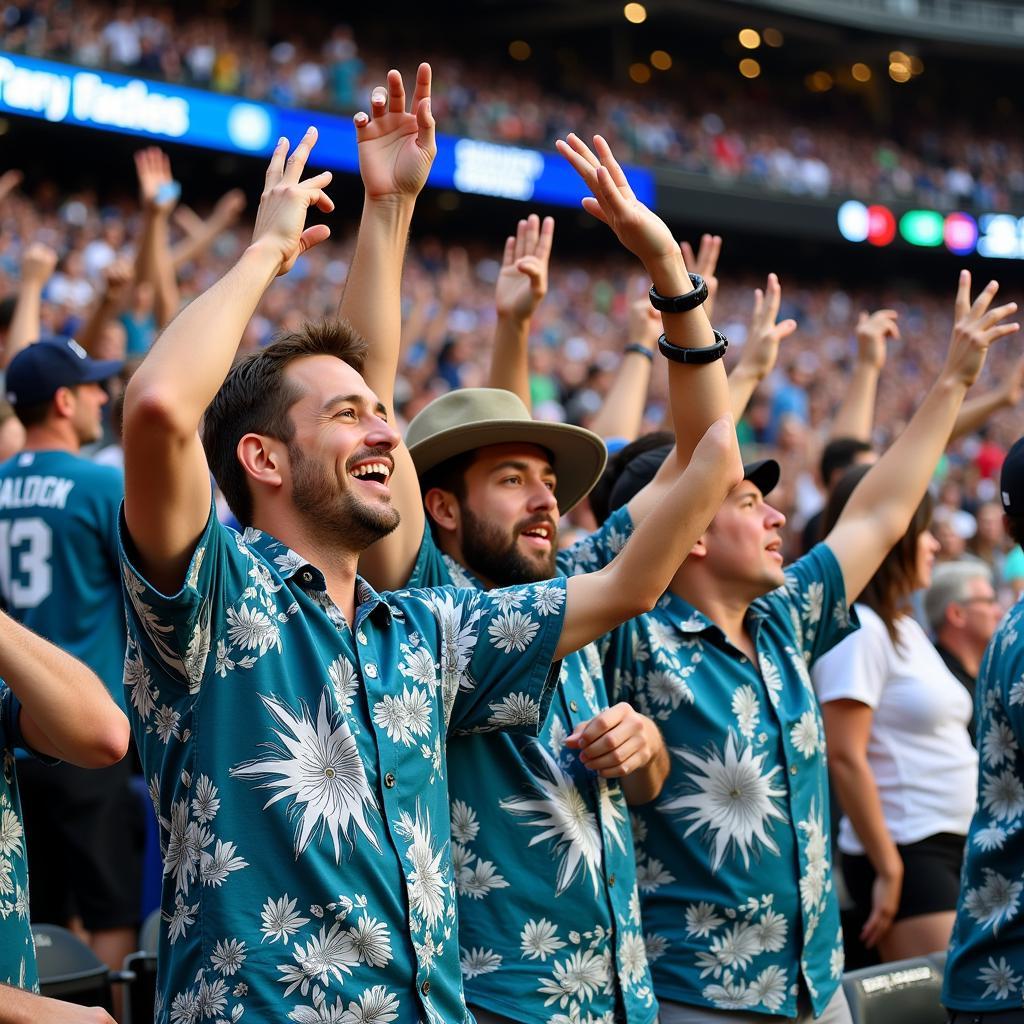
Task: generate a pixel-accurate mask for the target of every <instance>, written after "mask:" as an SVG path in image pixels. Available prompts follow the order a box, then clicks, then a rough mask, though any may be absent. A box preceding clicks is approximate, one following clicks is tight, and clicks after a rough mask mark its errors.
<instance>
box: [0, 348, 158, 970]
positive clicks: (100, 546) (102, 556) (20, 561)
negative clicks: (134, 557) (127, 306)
mask: <svg viewBox="0 0 1024 1024" xmlns="http://www.w3.org/2000/svg"><path fill="white" fill-rule="evenodd" d="M120 369H121V363H120V362H117V361H113V360H95V359H91V358H89V356H88V355H87V354H86V352H85V350H84V349H83V348H82V347H81V346H80V345H79V344H78V343H77V342H75V341H74V340H72V339H71V338H62V337H54V338H46V339H43V340H42V341H37V342H35V344H32V345H29V346H27V347H26V348H23V349H22V350H21V351H20V352H19V353H18V354H17V355H16V356H15V357H14V359H13V360H12V361H11V364H10V366H9V367H8V368H7V379H6V388H7V398H8V400H9V401H10V402H11V404H12V405H13V406H14V410H15V412H16V414H17V415H18V417H19V419H20V420H21V421H22V423H23V424H24V426H25V431H26V443H25V447H24V450H23V451H22V452H20V453H19V454H17V455H15V456H14V457H13V458H11V459H8V460H7V461H6V462H5V463H3V464H2V465H0V594H2V596H3V600H4V602H5V604H6V606H7V608H8V609H9V611H10V613H11V615H12V616H13V617H14V618H16V619H17V620H18V621H19V622H22V623H24V624H25V625H26V626H28V627H29V628H30V629H32V630H34V631H35V632H36V633H39V634H40V635H41V636H44V637H46V638H47V639H48V640H50V641H52V642H53V643H55V644H57V645H58V646H60V647H62V648H63V649H64V650H66V651H68V652H69V653H70V654H73V655H74V656H75V657H77V658H79V659H81V660H82V661H83V662H85V664H86V665H88V666H89V667H90V668H91V669H92V670H93V671H94V672H95V673H96V674H97V675H98V676H99V677H100V679H102V680H103V683H104V685H105V686H106V687H107V689H108V690H109V691H110V693H111V696H112V697H113V698H114V700H115V701H116V702H117V703H118V705H119V706H121V707H122V709H123V707H124V696H123V694H124V686H123V683H122V676H123V669H124V648H125V641H126V632H125V622H124V614H123V612H122V611H121V579H120V573H119V572H118V568H117V508H118V505H119V504H120V502H121V499H122V497H123V495H124V481H123V477H122V474H121V472H120V470H118V469H115V468H113V467H110V466H100V465H97V464H96V463H94V462H92V461H90V460H88V459H84V458H82V457H81V455H80V449H81V447H82V446H83V445H86V444H90V443H92V442H93V441H97V440H99V438H100V435H101V432H102V421H101V417H102V410H103V406H104V405H105V404H106V401H107V393H106V391H105V390H104V388H103V386H102V385H103V382H104V381H106V380H108V379H109V378H110V377H112V376H113V375H114V374H116V373H117V372H118V371H119V370H120ZM21 775H22V778H21V784H22V790H23V792H24V794H25V819H26V831H27V834H28V851H29V861H30V865H29V866H30V872H31V874H32V878H33V881H34V883H35V884H34V885H33V886H32V919H33V920H34V921H39V922H48V923H51V924H60V925H66V924H67V923H68V922H69V921H70V920H71V919H72V918H78V919H80V920H81V922H82V924H83V925H84V927H85V929H86V930H87V931H88V932H89V933H90V936H91V941H92V945H93V948H94V950H95V951H96V953H97V954H98V955H99V956H100V958H101V959H102V960H103V961H104V962H105V963H107V964H108V965H109V966H111V967H112V968H119V967H120V966H121V964H122V963H123V961H124V958H125V956H127V954H128V953H130V952H131V951H132V949H134V948H135V932H134V930H135V927H136V926H137V924H138V921H139V916H140V903H139V900H140V895H141V846H140V844H139V843H138V842H137V841H136V840H137V837H138V836H139V835H140V834H141V833H140V829H141V822H140V812H139V805H138V801H137V799H136V798H135V796H134V794H133V792H132V790H131V788H130V786H131V765H130V763H129V761H128V760H127V759H125V760H122V761H121V762H120V763H118V764H114V765H111V766H110V767H108V768H103V769H101V770H100V771H85V770H83V769H81V768H76V767H75V766H74V765H70V764H66V765H57V766H47V765H44V764H42V763H41V762H32V761H26V762H25V764H24V770H23V771H22V773H21ZM126 826H127V835H126Z"/></svg>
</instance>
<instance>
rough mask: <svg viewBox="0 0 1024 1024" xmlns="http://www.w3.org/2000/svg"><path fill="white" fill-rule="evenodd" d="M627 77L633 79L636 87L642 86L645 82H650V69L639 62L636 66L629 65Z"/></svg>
mask: <svg viewBox="0 0 1024 1024" xmlns="http://www.w3.org/2000/svg"><path fill="white" fill-rule="evenodd" d="M629 77H630V78H632V79H633V81H634V82H636V83H637V85H643V84H644V83H645V82H649V81H650V80H651V69H650V68H649V67H648V66H647V65H646V64H642V63H640V62H639V61H638V62H637V63H636V64H630V65H629Z"/></svg>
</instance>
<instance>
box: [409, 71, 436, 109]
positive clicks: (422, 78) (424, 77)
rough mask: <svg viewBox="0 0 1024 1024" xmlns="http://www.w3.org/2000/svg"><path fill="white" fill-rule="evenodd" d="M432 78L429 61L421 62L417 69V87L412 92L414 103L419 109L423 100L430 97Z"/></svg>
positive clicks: (415, 107) (414, 106)
mask: <svg viewBox="0 0 1024 1024" xmlns="http://www.w3.org/2000/svg"><path fill="white" fill-rule="evenodd" d="M430 79H431V71H430V65H429V64H427V63H423V64H421V65H420V66H419V67H418V68H417V69H416V88H415V90H414V91H413V94H412V105H413V108H414V109H416V110H418V109H419V106H420V101H421V100H429V99H430ZM428 109H429V108H428Z"/></svg>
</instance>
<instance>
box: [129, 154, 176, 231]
mask: <svg viewBox="0 0 1024 1024" xmlns="http://www.w3.org/2000/svg"><path fill="white" fill-rule="evenodd" d="M135 173H136V175H137V177H138V179H139V201H140V202H141V203H142V206H143V209H145V210H149V211H152V212H156V213H160V214H163V215H164V216H168V215H169V214H170V212H171V210H173V209H174V206H175V204H176V203H177V202H178V194H179V193H178V191H177V189H176V188H175V187H172V186H173V185H174V176H173V175H172V174H171V161H170V159H169V158H168V156H167V154H166V153H165V152H164V151H163V150H162V149H160V148H159V147H158V146H147V147H146V148H145V149H140V150H139V151H138V152H137V153H136V154H135Z"/></svg>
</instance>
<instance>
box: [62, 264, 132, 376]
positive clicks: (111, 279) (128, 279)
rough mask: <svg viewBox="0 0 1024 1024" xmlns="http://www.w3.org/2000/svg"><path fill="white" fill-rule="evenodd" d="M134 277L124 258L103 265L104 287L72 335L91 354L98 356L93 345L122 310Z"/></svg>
mask: <svg viewBox="0 0 1024 1024" xmlns="http://www.w3.org/2000/svg"><path fill="white" fill-rule="evenodd" d="M134 278H135V271H134V269H133V267H132V265H131V262H130V261H129V260H127V259H116V260H114V262H113V263H108V264H107V265H106V266H105V267H104V268H103V288H102V290H101V291H99V292H98V293H97V295H96V300H95V301H94V302H93V304H92V309H91V310H89V315H88V316H87V317H86V319H85V323H84V324H83V325H82V327H81V329H80V330H79V331H78V334H77V335H76V338H75V340H76V341H77V342H78V344H79V345H81V346H82V348H84V349H85V351H86V352H88V353H89V355H90V356H93V357H94V358H97V359H98V358H101V357H100V356H97V355H96V347H97V345H99V343H100V340H101V338H102V337H103V329H104V328H105V327H106V326H107V324H108V323H109V322H110V321H111V320H113V319H114V318H115V317H116V316H117V315H118V314H119V313H120V312H121V310H122V309H124V305H125V300H126V299H127V297H128V290H129V288H130V287H131V286H132V281H133V280H134Z"/></svg>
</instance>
